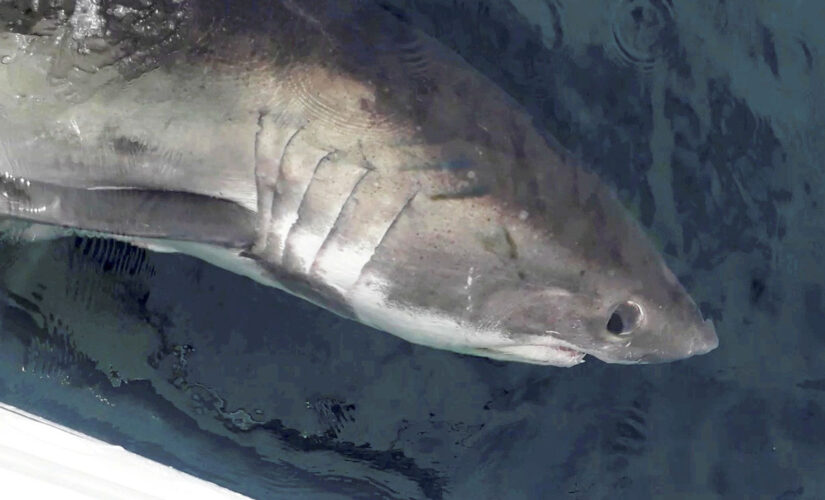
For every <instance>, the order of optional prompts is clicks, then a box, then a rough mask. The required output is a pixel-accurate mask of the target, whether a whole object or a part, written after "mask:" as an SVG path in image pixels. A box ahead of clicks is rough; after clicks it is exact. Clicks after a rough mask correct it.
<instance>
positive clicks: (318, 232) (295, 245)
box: [283, 157, 369, 275]
mask: <svg viewBox="0 0 825 500" xmlns="http://www.w3.org/2000/svg"><path fill="white" fill-rule="evenodd" d="M368 172H369V170H368V169H366V168H364V167H363V166H360V165H357V164H349V163H348V162H347V160H346V159H344V160H338V161H333V160H332V159H331V158H330V157H326V161H321V162H319V163H318V166H317V168H316V171H315V173H314V174H313V178H312V181H311V182H310V184H309V187H308V188H307V191H306V193H305V195H304V198H303V200H301V206H300V207H299V209H298V219H297V220H296V221H295V224H293V225H292V228H290V231H289V234H288V235H287V240H286V249H285V251H284V252H285V253H284V258H283V266H284V267H285V268H286V269H287V270H288V271H290V272H293V273H299V274H303V275H309V273H310V270H311V268H312V265H313V263H314V262H315V259H316V257H317V255H318V252H319V251H320V250H321V247H322V245H323V244H324V242H325V241H326V239H327V238H328V237H329V235H330V233H331V232H332V231H333V229H334V227H335V224H336V222H337V221H338V219H339V218H340V216H341V211H342V210H343V207H344V205H345V204H346V202H347V200H349V199H350V197H351V196H352V193H353V191H354V190H355V189H356V188H357V186H358V183H360V182H361V180H362V179H363V178H364V176H366V174H367V173H368Z"/></svg>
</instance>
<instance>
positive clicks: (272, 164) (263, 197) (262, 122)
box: [254, 112, 304, 252]
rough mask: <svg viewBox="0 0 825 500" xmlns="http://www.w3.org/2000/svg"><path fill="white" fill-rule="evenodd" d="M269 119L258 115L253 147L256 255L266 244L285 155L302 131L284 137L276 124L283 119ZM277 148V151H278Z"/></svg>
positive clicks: (280, 128)
mask: <svg viewBox="0 0 825 500" xmlns="http://www.w3.org/2000/svg"><path fill="white" fill-rule="evenodd" d="M268 116H269V113H267V112H261V113H260V114H259V116H258V131H257V132H256V133H255V144H254V147H255V156H254V161H255V187H256V191H257V195H258V238H257V241H256V242H255V248H256V249H257V252H263V251H264V250H265V249H266V247H267V244H268V237H269V227H270V224H271V223H272V204H273V203H274V197H275V188H276V184H277V180H278V178H279V177H280V172H281V162H282V161H283V158H284V152H285V151H286V148H287V146H288V145H289V143H290V142H291V141H292V140H293V139H294V138H295V136H297V135H298V133H299V132H300V131H301V130H303V128H304V127H303V126H301V127H298V128H297V129H296V130H295V131H294V132H292V133H291V134H290V135H288V136H287V134H289V132H287V130H286V129H284V128H282V127H280V126H279V124H278V123H277V122H278V121H280V119H281V118H282V116H279V117H278V118H277V119H267V117H268ZM285 137H286V139H284V138H285ZM279 146H280V151H278V150H277V149H278V148H279ZM273 150H274V151H273Z"/></svg>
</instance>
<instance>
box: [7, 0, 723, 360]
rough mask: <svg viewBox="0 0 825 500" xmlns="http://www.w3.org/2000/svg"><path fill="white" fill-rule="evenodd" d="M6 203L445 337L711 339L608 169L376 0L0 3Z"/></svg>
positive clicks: (684, 343)
mask: <svg viewBox="0 0 825 500" xmlns="http://www.w3.org/2000/svg"><path fill="white" fill-rule="evenodd" d="M0 216H2V217H4V218H8V219H13V220H21V221H27V223H31V224H34V225H37V226H38V227H41V226H42V227H49V228H51V230H50V231H40V232H39V233H38V234H40V235H41V237H57V236H60V235H66V234H71V233H81V234H87V233H93V234H103V235H106V236H107V237H110V238H115V239H120V240H125V241H129V242H131V243H133V244H136V245H141V246H144V247H147V248H150V249H153V250H156V251H169V252H180V253H185V254H188V255H192V256H194V257H197V258H200V259H203V260H204V261H206V262H208V263H210V264H213V265H216V266H220V267H222V268H224V269H227V270H229V271H231V272H234V273H238V274H241V275H244V276H247V277H249V278H251V279H253V280H255V281H257V282H258V283H262V284H264V285H267V286H271V287H275V288H278V289H281V290H284V291H286V292H288V293H291V294H294V295H297V296H299V297H301V298H303V299H306V300H308V301H310V302H312V303H314V304H317V305H318V306H320V307H323V308H326V309H328V310H330V311H333V312H335V313H337V314H339V315H341V316H343V317H346V318H350V319H353V320H355V321H358V322H360V323H363V324H365V325H368V326H371V327H373V328H375V329H378V330H381V331H384V332H387V333H390V334H393V335H396V336H398V337H401V338H403V339H405V340H407V341H409V342H412V343H416V344H421V345H425V346H430V347H433V348H437V349H445V350H449V351H454V352H458V353H462V354H469V355H474V356H482V357H487V358H491V359H496V360H504V361H515V362H524V363H532V364H539V365H551V366H559V367H570V366H574V365H577V364H579V363H581V362H583V361H584V360H585V358H586V357H587V356H588V355H589V356H592V357H595V358H597V359H600V360H602V361H604V362H607V363H621V364H637V363H658V362H668V361H675V360H680V359H684V358H688V357H690V356H694V355H699V354H704V353H707V352H709V351H711V350H713V349H715V348H716V347H717V346H718V338H717V335H716V332H715V328H714V325H713V323H712V321H710V320H706V319H705V318H704V317H703V315H702V313H701V311H700V310H699V308H698V307H697V305H696V303H695V302H694V301H693V299H692V298H691V297H690V295H689V293H688V292H687V291H686V290H685V288H684V287H683V286H682V285H681V284H680V283H679V280H678V279H677V278H676V276H675V275H674V274H673V272H671V270H670V269H669V268H668V266H667V265H666V263H665V261H664V260H663V258H662V256H661V255H660V254H659V253H658V251H657V249H656V247H655V246H654V245H653V243H652V242H651V240H650V238H649V237H648V236H647V235H646V233H645V232H644V230H643V229H642V228H641V227H640V225H639V224H638V223H637V222H636V221H635V219H634V218H633V217H632V216H631V215H630V214H629V212H628V210H627V209H626V208H625V207H624V206H623V205H622V203H621V202H620V201H619V200H618V199H617V197H616V196H615V194H614V193H613V192H612V191H611V189H610V188H609V187H608V186H607V185H605V184H604V183H603V182H602V181H601V180H600V179H599V178H598V177H597V176H595V175H594V174H593V173H591V172H589V171H588V170H587V169H586V168H584V167H583V166H582V165H581V164H580V162H578V161H577V160H576V159H575V158H574V157H573V156H572V155H571V154H569V153H568V152H566V151H565V149H564V148H563V147H562V146H561V145H560V144H558V142H557V141H555V140H554V139H552V137H549V136H548V134H546V133H543V132H542V131H541V130H538V129H537V127H536V126H535V124H534V122H533V120H532V119H531V117H530V115H529V114H528V113H527V112H526V111H525V110H524V109H523V108H522V107H521V106H520V105H519V103H518V102H517V101H516V100H515V99H514V98H513V97H511V96H510V95H508V94H507V93H505V92H504V91H503V90H502V89H501V88H500V87H498V86H497V85H495V84H494V83H493V82H492V81H490V80H489V79H487V78H486V77H485V76H484V75H483V74H481V73H480V72H479V71H477V70H476V69H474V68H473V67H472V66H470V65H469V64H468V63H467V62H466V61H464V60H463V59H462V58H461V57H459V56H458V55H457V54H455V53H453V52H451V51H450V50H449V49H447V48H446V47H444V46H443V45H441V44H440V43H438V42H437V41H436V40H434V39H432V38H430V37H428V36H427V35H426V34H424V33H422V32H420V31H418V30H417V29H415V27H413V26H411V25H410V23H408V22H405V19H404V18H403V16H399V15H398V13H397V12H394V11H393V10H388V9H386V8H383V7H382V6H381V5H380V3H376V2H366V1H359V0H348V1H332V0H313V1H312V2H309V1H306V2H304V1H300V0H280V1H259V0H238V1H232V2H228V1H223V0H156V1H143V2H139V1H131V0H76V1H75V2H64V1H45V0H40V1H32V2H25V1H24V2H0ZM273 316H275V317H277V311H273ZM261 327H262V328H266V325H262V326H261Z"/></svg>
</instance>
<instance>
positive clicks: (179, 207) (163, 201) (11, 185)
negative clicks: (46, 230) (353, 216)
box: [0, 175, 256, 248]
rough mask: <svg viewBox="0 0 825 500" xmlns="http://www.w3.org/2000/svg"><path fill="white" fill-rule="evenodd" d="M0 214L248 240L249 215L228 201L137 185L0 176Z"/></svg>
mask: <svg viewBox="0 0 825 500" xmlns="http://www.w3.org/2000/svg"><path fill="white" fill-rule="evenodd" d="M0 216H10V217H15V218H18V219H24V220H29V221H32V222H39V223H43V224H52V225H56V226H64V227H71V228H74V229H81V230H86V231H98V232H102V233H110V234H113V235H118V236H126V237H135V238H159V239H170V240H181V241H195V242H200V243H208V244H214V245H221V246H226V247H233V248H245V247H248V246H250V245H251V244H252V243H253V242H254V238H255V234H256V233H255V214H254V213H253V212H252V211H250V210H248V209H246V208H244V207H242V206H240V205H238V204H236V203H233V202H231V201H227V200H224V199H220V198H214V197H211V196H205V195H200V194H193V193H186V192H179V191H160V190H150V189H141V188H106V187H95V188H82V187H81V188H77V187H66V186H59V185H55V184H49V183H44V182H37V181H30V180H27V179H22V178H16V177H11V176H8V175H7V176H3V177H0Z"/></svg>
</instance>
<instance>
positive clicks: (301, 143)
mask: <svg viewBox="0 0 825 500" xmlns="http://www.w3.org/2000/svg"><path fill="white" fill-rule="evenodd" d="M330 154H332V153H331V152H330V151H329V150H327V149H322V148H319V147H316V146H314V145H312V144H311V143H309V142H308V141H307V140H306V138H305V136H304V134H300V133H299V134H296V135H295V137H294V139H292V140H290V141H289V142H288V143H287V145H286V148H284V154H283V155H282V157H281V162H280V173H279V175H278V180H277V184H276V188H275V193H274V195H273V201H272V215H271V217H270V226H269V231H270V234H269V236H268V237H267V240H268V250H269V254H270V256H271V257H272V258H273V259H274V261H275V263H277V264H281V263H282V261H283V256H284V251H285V249H286V239H287V236H288V234H289V231H290V229H291V228H292V226H293V225H294V224H295V221H297V220H298V210H299V209H300V206H301V203H302V201H303V198H304V196H305V195H306V192H307V189H309V185H310V183H311V182H312V178H313V177H314V175H315V172H316V171H317V169H318V165H319V164H320V163H321V162H322V161H323V160H324V159H325V158H327V157H328V156H329V155H330Z"/></svg>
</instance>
